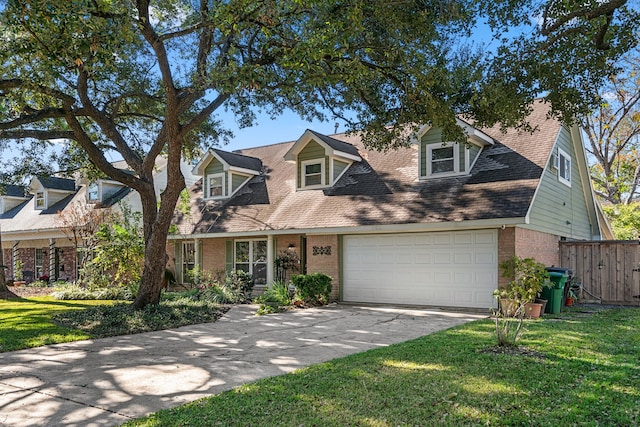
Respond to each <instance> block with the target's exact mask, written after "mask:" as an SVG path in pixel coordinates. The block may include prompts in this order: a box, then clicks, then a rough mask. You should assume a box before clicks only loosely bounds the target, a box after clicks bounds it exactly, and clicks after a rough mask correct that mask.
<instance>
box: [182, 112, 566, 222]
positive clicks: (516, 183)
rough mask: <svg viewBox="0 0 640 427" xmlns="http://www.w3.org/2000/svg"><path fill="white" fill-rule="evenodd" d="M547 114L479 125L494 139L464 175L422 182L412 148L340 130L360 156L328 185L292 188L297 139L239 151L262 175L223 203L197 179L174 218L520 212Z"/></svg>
mask: <svg viewBox="0 0 640 427" xmlns="http://www.w3.org/2000/svg"><path fill="white" fill-rule="evenodd" d="M547 111H548V108H547V107H546V106H545V105H543V104H541V103H538V104H537V105H536V106H535V109H534V111H533V112H532V114H531V116H530V117H529V121H530V124H531V125H532V126H533V127H534V128H536V127H537V129H536V131H534V132H533V133H527V132H517V131H515V130H510V131H508V132H507V133H506V134H503V133H502V132H500V130H499V129H498V128H495V129H483V131H484V132H485V133H486V134H488V135H489V136H491V137H492V138H494V139H495V141H496V142H495V144H494V145H493V146H490V147H487V148H485V149H484V150H483V152H482V153H481V155H480V157H479V158H478V161H477V162H476V164H475V165H474V167H473V169H472V171H471V174H470V175H467V176H459V177H446V178H445V177H443V178H436V179H422V180H420V179H418V173H419V169H418V159H419V153H418V148H417V146H412V147H409V148H401V149H398V150H393V151H389V152H386V153H381V152H377V151H371V150H367V149H365V148H364V147H363V146H362V144H361V143H360V141H359V139H358V138H357V137H356V136H347V135H344V134H338V135H332V136H331V138H332V139H334V140H339V141H342V142H344V143H348V144H351V145H352V146H353V147H354V148H353V149H352V151H353V152H355V150H357V151H358V153H359V155H360V157H362V159H363V161H362V162H358V163H354V164H352V165H351V166H350V167H349V169H347V171H346V172H345V173H344V175H343V176H342V177H341V178H340V180H339V181H338V182H337V183H336V184H335V185H334V186H333V187H331V188H327V189H319V190H304V191H296V189H295V177H296V166H295V164H294V163H293V162H286V161H285V160H284V155H285V153H286V152H287V151H288V150H289V149H290V148H291V146H292V145H293V144H294V143H295V142H287V143H281V144H275V145H269V146H263V147H256V148H251V149H246V150H241V151H240V154H243V155H245V156H250V157H254V158H257V159H260V160H262V165H263V170H264V171H265V172H264V174H263V175H261V176H256V177H254V178H253V179H252V180H251V181H250V182H249V183H248V184H246V185H245V187H244V188H242V189H241V190H240V191H239V192H238V193H237V194H235V195H234V196H233V197H232V198H230V199H228V200H223V201H206V202H205V201H204V200H203V199H202V191H201V183H200V182H199V183H197V184H196V185H195V186H194V187H193V188H192V189H191V192H192V209H191V213H190V214H189V215H187V216H183V215H180V216H179V217H177V218H176V223H177V224H178V228H179V230H180V233H182V234H191V233H221V232H250V231H261V230H286V229H321V228H333V227H355V226H362V225H387V224H403V223H435V222H447V221H465V220H481V219H492V218H496V219H497V218H514V217H524V216H525V215H526V213H527V211H528V209H529V205H530V204H531V201H532V199H533V195H534V193H535V190H536V188H537V185H538V182H539V179H540V177H541V175H542V172H543V169H544V167H545V165H546V163H547V161H548V158H549V155H550V152H551V149H552V147H553V144H554V142H555V139H556V137H557V135H558V132H559V130H560V126H561V125H560V123H559V122H557V121H555V120H552V119H547V117H546V114H547ZM343 148H344V145H343Z"/></svg>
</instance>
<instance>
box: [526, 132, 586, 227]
mask: <svg viewBox="0 0 640 427" xmlns="http://www.w3.org/2000/svg"><path fill="white" fill-rule="evenodd" d="M556 144H557V146H558V147H560V148H562V149H563V150H564V151H566V152H567V153H569V154H570V155H571V187H568V186H566V185H565V184H563V183H561V182H560V181H559V180H558V174H557V171H556V169H555V168H551V167H547V168H546V169H545V171H544V174H543V177H542V180H541V183H540V188H539V189H538V193H537V194H536V197H535V199H534V201H533V206H532V208H531V211H530V224H531V227H532V228H536V229H540V230H544V231H547V232H549V233H551V234H556V235H558V236H562V237H568V238H573V239H586V240H589V239H591V237H592V226H591V224H590V223H589V216H588V214H587V212H588V208H587V204H586V201H585V198H584V191H583V185H588V183H587V184H585V183H583V182H582V181H581V179H580V173H579V172H578V162H577V161H576V158H577V154H576V152H575V150H574V149H573V143H572V141H571V134H570V133H569V131H568V130H567V129H566V128H564V127H563V128H562V130H561V131H560V135H559V137H558V141H557V143H556ZM594 226H595V225H594Z"/></svg>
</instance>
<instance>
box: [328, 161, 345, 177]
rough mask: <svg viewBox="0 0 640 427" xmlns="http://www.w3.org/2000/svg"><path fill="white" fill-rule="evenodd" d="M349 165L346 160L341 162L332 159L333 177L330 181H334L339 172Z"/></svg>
mask: <svg viewBox="0 0 640 427" xmlns="http://www.w3.org/2000/svg"><path fill="white" fill-rule="evenodd" d="M348 166H349V163H347V162H341V161H340V160H334V161H333V178H332V180H331V181H332V182H335V181H336V179H338V177H339V176H340V174H341V173H342V172H343V171H344V170H345V169H346V168H347V167H348Z"/></svg>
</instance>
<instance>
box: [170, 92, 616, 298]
mask: <svg viewBox="0 0 640 427" xmlns="http://www.w3.org/2000/svg"><path fill="white" fill-rule="evenodd" d="M547 112H548V108H547V106H546V105H545V104H543V103H542V102H538V103H537V104H536V106H535V108H534V110H533V112H532V113H531V115H530V117H529V121H530V123H531V125H532V126H533V127H534V128H535V131H534V132H532V133H526V132H519V131H516V130H513V129H511V130H508V131H507V132H506V133H503V132H501V131H500V130H499V129H476V128H474V127H473V126H471V125H470V124H468V123H465V122H463V121H460V124H461V125H462V126H463V127H464V129H465V130H466V132H467V134H468V136H469V143H468V144H467V145H465V144H458V143H451V142H448V141H444V140H443V139H442V133H441V131H440V130H439V129H436V128H430V127H428V126H425V127H424V128H423V129H421V131H420V132H419V133H418V134H417V135H416V138H415V143H414V144H412V145H411V146H410V147H407V148H401V149H398V150H392V151H389V152H386V153H385V152H377V151H371V150H368V149H366V148H365V147H363V145H362V144H361V142H360V140H359V138H358V137H357V136H353V135H352V136H347V135H344V134H337V135H331V136H327V135H321V134H319V133H317V132H314V131H311V130H307V131H306V132H304V133H303V134H302V135H301V136H300V138H299V139H298V140H297V141H291V142H285V143H281V144H275V145H268V146H262V147H256V148H249V149H245V150H240V151H237V152H233V153H231V152H226V151H223V150H218V149H215V150H210V151H209V152H207V153H205V155H204V156H203V157H202V158H201V160H200V162H199V163H198V164H197V166H196V167H195V168H194V170H193V172H194V175H197V176H199V177H201V179H200V180H199V181H197V182H196V184H195V185H194V186H193V187H192V188H191V203H192V205H191V210H190V212H188V213H180V214H178V215H177V217H176V219H175V224H176V229H177V232H176V233H174V234H173V235H171V236H170V237H169V242H168V245H169V253H170V254H172V263H173V264H174V265H175V268H176V273H177V275H178V277H179V279H182V280H186V272H188V271H189V270H191V269H193V268H194V267H196V266H197V267H199V268H200V269H202V270H205V271H209V272H212V273H216V272H224V271H230V270H233V269H241V270H245V271H248V272H250V273H251V274H253V276H254V279H255V280H256V284H257V285H258V286H260V285H268V284H269V283H271V282H272V281H273V280H274V278H275V274H276V271H275V269H276V260H277V259H278V257H279V256H281V254H283V253H286V251H293V252H295V253H296V255H297V256H298V257H299V259H300V263H299V268H298V271H299V272H309V273H312V272H322V273H325V274H328V275H329V276H331V277H332V278H333V291H332V297H333V298H334V299H336V300H340V301H346V302H368V303H395V304H418V305H438V306H458V307H479V308H486V307H490V306H492V305H493V297H492V292H493V290H494V289H495V288H496V287H497V286H498V284H499V282H500V281H501V280H503V279H502V278H501V277H500V276H501V274H500V269H499V265H500V263H501V262H502V261H503V260H506V259H508V258H509V257H511V256H513V255H519V256H523V257H534V258H536V259H537V260H538V261H540V262H543V263H545V264H547V265H558V242H559V240H564V239H586V240H591V239H601V238H606V239H609V238H612V235H611V231H610V229H609V227H608V225H607V223H606V220H605V219H604V216H603V214H602V211H601V209H600V207H599V205H598V203H597V201H596V200H595V197H594V194H593V190H592V187H591V184H590V180H589V174H588V168H587V162H586V157H585V152H584V148H583V142H582V137H581V132H580V129H578V128H577V127H567V126H565V125H562V124H561V123H559V122H558V121H556V120H552V119H549V118H548V117H547Z"/></svg>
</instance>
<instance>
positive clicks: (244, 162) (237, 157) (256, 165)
mask: <svg viewBox="0 0 640 427" xmlns="http://www.w3.org/2000/svg"><path fill="white" fill-rule="evenodd" d="M213 151H214V152H215V153H216V154H217V155H218V156H219V157H220V158H221V159H222V160H224V161H225V162H227V164H228V165H229V166H235V167H237V168H242V169H249V170H253V171H257V172H260V170H261V169H262V160H260V159H257V158H255V157H250V156H247V155H243V154H238V153H231V152H229V151H222V150H218V149H214V150H213Z"/></svg>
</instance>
